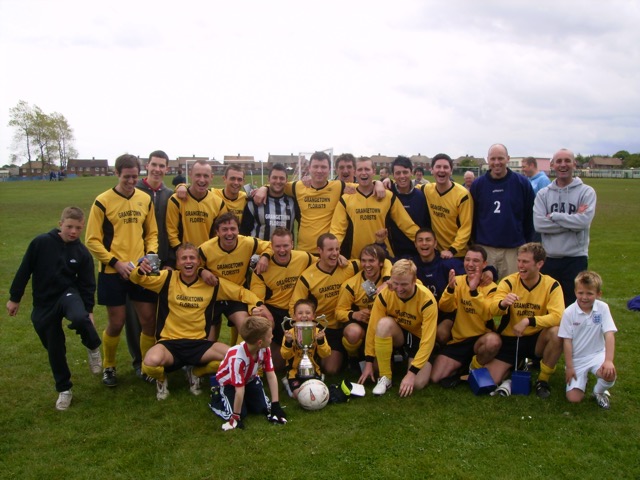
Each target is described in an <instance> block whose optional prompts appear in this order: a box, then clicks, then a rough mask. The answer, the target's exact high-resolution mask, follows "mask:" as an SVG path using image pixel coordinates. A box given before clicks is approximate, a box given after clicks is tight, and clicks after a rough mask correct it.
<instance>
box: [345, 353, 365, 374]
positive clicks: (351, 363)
mask: <svg viewBox="0 0 640 480" xmlns="http://www.w3.org/2000/svg"><path fill="white" fill-rule="evenodd" d="M347 369H348V370H349V371H350V372H353V373H356V374H358V376H360V375H361V374H362V369H361V368H360V359H359V358H358V357H349V358H348V359H347Z"/></svg>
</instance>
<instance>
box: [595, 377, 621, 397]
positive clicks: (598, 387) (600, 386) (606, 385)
mask: <svg viewBox="0 0 640 480" xmlns="http://www.w3.org/2000/svg"><path fill="white" fill-rule="evenodd" d="M615 383H616V381H615V380H614V381H613V382H607V381H605V380H604V379H602V378H598V381H597V382H596V384H595V386H594V387H593V393H597V394H598V395H602V394H603V393H604V391H605V390H608V389H610V388H611V387H613V385H614V384H615Z"/></svg>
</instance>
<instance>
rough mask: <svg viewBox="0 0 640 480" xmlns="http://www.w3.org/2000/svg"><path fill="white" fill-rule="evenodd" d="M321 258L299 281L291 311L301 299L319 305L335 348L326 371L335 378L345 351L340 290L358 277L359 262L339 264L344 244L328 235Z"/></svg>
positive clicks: (324, 366) (322, 241)
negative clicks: (338, 315) (338, 311)
mask: <svg viewBox="0 0 640 480" xmlns="http://www.w3.org/2000/svg"><path fill="white" fill-rule="evenodd" d="M316 244H317V252H318V255H319V259H318V261H317V262H316V263H314V264H313V265H311V266H310V267H309V268H307V269H306V270H305V271H304V272H302V275H300V278H298V281H297V283H296V286H295V288H294V290H293V295H291V300H290V301H289V312H293V307H294V305H295V303H296V302H297V301H298V300H299V299H301V298H311V299H313V300H314V301H315V302H316V304H317V306H318V307H317V308H316V314H317V315H325V316H326V318H327V321H328V326H327V328H326V338H327V341H328V342H329V346H330V347H331V355H330V356H329V357H326V358H323V359H322V371H323V372H325V373H327V374H329V375H334V374H336V373H338V372H339V371H340V368H341V367H342V361H343V359H344V354H345V348H344V346H343V344H342V333H343V330H344V329H343V327H342V324H341V323H340V322H339V321H338V319H337V318H336V305H337V303H338V294H339V293H340V287H341V286H342V284H343V283H344V282H345V281H346V280H348V279H349V278H351V277H353V275H355V274H356V273H357V272H358V270H359V268H358V262H357V261H355V260H351V261H349V262H347V264H346V266H343V267H341V266H339V265H338V258H339V257H340V242H338V239H337V238H336V237H335V235H333V234H331V233H324V234H322V235H320V236H319V237H318V240H317V242H316Z"/></svg>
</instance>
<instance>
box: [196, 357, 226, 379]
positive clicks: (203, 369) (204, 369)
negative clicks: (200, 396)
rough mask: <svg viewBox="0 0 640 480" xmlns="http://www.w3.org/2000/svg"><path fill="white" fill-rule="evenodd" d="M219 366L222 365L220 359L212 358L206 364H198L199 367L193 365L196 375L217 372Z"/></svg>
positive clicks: (200, 375)
mask: <svg viewBox="0 0 640 480" xmlns="http://www.w3.org/2000/svg"><path fill="white" fill-rule="evenodd" d="M219 367H220V360H211V361H210V362H209V363H207V364H206V365H198V366H197V367H193V374H194V375H195V376H196V377H202V376H204V375H211V374H212V373H216V372H217V371H218V368H219Z"/></svg>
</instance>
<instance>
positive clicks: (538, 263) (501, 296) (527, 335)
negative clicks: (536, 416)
mask: <svg viewBox="0 0 640 480" xmlns="http://www.w3.org/2000/svg"><path fill="white" fill-rule="evenodd" d="M545 259H546V252H545V250H544V248H543V247H542V245H540V244H539V243H525V244H524V245H522V246H521V247H520V248H518V272H517V273H512V274H511V275H508V276H506V277H505V278H503V279H502V280H501V281H500V283H499V284H498V291H497V292H496V295H495V296H494V297H493V300H492V301H491V303H490V308H491V312H490V313H491V315H492V316H495V315H502V320H501V322H500V325H499V327H498V333H500V335H501V337H502V347H501V348H500V351H499V352H498V354H497V355H496V358H494V359H493V360H492V361H491V362H489V363H487V364H486V365H485V366H486V367H487V368H488V369H489V372H490V373H491V377H492V378H493V381H494V382H495V383H496V384H498V383H500V382H501V381H503V380H504V379H505V377H506V376H507V374H508V373H509V371H510V370H511V367H512V366H513V365H514V364H515V362H516V349H517V350H518V361H520V360H522V359H524V358H525V357H526V358H537V359H541V360H540V374H539V375H538V381H537V382H536V385H535V389H536V395H538V397H540V398H548V397H549V395H551V389H550V387H549V383H548V381H549V378H550V377H551V375H552V374H553V373H554V372H555V371H556V363H558V359H559V358H560V355H561V354H562V339H561V338H559V337H558V329H559V326H560V320H561V319H562V313H563V312H564V299H563V296H562V287H561V286H560V284H559V283H558V282H557V281H556V280H554V279H553V278H551V277H550V276H548V275H543V274H541V273H540V268H542V265H544V261H545ZM518 339H519V340H520V341H519V342H518Z"/></svg>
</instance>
